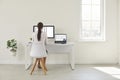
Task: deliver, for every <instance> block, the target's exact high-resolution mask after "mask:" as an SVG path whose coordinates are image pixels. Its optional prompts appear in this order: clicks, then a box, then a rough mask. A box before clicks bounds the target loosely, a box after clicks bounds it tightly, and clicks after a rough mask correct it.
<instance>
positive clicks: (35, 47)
mask: <svg viewBox="0 0 120 80" xmlns="http://www.w3.org/2000/svg"><path fill="white" fill-rule="evenodd" d="M37 33H38V32H37V31H36V32H34V33H33V35H32V47H31V52H30V56H31V57H35V58H42V57H46V56H47V53H46V46H45V45H46V41H47V34H46V33H45V32H42V33H41V39H40V41H38V39H37Z"/></svg>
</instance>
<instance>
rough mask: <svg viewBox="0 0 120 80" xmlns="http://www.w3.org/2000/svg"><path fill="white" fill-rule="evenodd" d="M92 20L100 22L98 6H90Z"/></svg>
mask: <svg viewBox="0 0 120 80" xmlns="http://www.w3.org/2000/svg"><path fill="white" fill-rule="evenodd" d="M92 20H100V6H96V5H94V6H92Z"/></svg>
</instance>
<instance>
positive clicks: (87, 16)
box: [82, 5, 91, 20]
mask: <svg viewBox="0 0 120 80" xmlns="http://www.w3.org/2000/svg"><path fill="white" fill-rule="evenodd" d="M82 20H91V6H90V5H82Z"/></svg>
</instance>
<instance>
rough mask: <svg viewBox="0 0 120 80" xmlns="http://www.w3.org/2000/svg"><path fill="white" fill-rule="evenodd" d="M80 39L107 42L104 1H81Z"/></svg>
mask: <svg viewBox="0 0 120 80" xmlns="http://www.w3.org/2000/svg"><path fill="white" fill-rule="evenodd" d="M80 19H81V27H80V39H81V40H87V41H97V40H100V41H101V40H105V33H104V31H105V28H104V1H103V0H81V18H80Z"/></svg>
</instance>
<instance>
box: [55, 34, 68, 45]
mask: <svg viewBox="0 0 120 80" xmlns="http://www.w3.org/2000/svg"><path fill="white" fill-rule="evenodd" d="M55 43H61V44H66V43H67V35H66V34H55Z"/></svg>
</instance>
